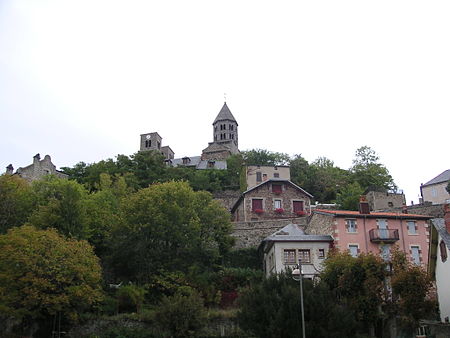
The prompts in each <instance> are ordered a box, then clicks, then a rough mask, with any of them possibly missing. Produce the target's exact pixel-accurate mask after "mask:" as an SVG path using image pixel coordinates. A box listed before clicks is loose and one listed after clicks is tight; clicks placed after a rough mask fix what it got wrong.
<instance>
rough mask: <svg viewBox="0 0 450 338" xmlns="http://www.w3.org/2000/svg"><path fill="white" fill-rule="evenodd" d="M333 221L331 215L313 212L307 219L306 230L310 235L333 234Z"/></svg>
mask: <svg viewBox="0 0 450 338" xmlns="http://www.w3.org/2000/svg"><path fill="white" fill-rule="evenodd" d="M334 230H335V222H334V217H333V216H331V215H330V216H327V215H322V214H317V213H315V214H313V215H312V216H311V218H310V220H309V223H308V225H307V228H306V232H307V233H308V234H310V235H330V236H333V234H334Z"/></svg>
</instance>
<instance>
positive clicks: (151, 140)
mask: <svg viewBox="0 0 450 338" xmlns="http://www.w3.org/2000/svg"><path fill="white" fill-rule="evenodd" d="M161 144H162V137H161V136H160V135H159V134H158V133H156V132H155V133H147V134H141V146H140V151H149V150H156V151H158V152H160V153H161V154H162V155H164V158H165V159H166V160H172V159H173V158H174V157H175V153H174V152H173V150H172V149H171V148H170V147H169V146H164V147H161Z"/></svg>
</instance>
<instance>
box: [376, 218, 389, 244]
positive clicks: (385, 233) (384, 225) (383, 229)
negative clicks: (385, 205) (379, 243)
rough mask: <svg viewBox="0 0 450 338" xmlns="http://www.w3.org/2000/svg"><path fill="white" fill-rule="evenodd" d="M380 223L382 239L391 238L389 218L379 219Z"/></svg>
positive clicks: (379, 230)
mask: <svg viewBox="0 0 450 338" xmlns="http://www.w3.org/2000/svg"><path fill="white" fill-rule="evenodd" d="M377 223H378V232H379V236H380V238H381V239H386V238H389V231H388V229H387V220H385V219H379V220H377Z"/></svg>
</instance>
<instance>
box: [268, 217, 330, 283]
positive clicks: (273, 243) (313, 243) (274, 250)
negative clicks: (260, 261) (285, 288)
mask: <svg viewBox="0 0 450 338" xmlns="http://www.w3.org/2000/svg"><path fill="white" fill-rule="evenodd" d="M332 243H333V238H332V237H331V236H329V235H307V234H305V232H304V231H303V230H302V229H301V228H300V226H298V225H297V224H289V225H287V226H285V227H284V228H282V229H281V230H278V231H277V232H275V233H273V234H272V235H270V236H269V237H266V238H265V239H264V240H263V242H262V243H261V246H260V247H262V250H263V253H264V273H265V275H266V277H269V276H270V275H271V274H274V273H281V272H284V271H286V269H288V268H289V269H291V270H293V269H295V267H296V266H297V264H298V261H299V259H301V262H302V271H303V273H304V278H311V279H312V278H314V277H315V276H317V275H318V274H319V273H320V272H321V270H322V262H323V260H324V259H325V258H326V257H327V255H328V251H329V249H330V247H331V246H332Z"/></svg>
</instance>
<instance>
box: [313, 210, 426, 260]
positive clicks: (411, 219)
mask: <svg viewBox="0 0 450 338" xmlns="http://www.w3.org/2000/svg"><path fill="white" fill-rule="evenodd" d="M365 203H367V202H362V203H361V205H362V206H361V207H360V211H348V210H315V211H313V214H312V216H311V219H310V221H309V223H308V226H307V228H306V229H307V231H308V233H310V234H318V235H319V234H322V235H331V236H333V239H334V246H335V247H336V248H337V249H339V250H341V251H345V250H348V251H349V252H350V254H351V255H352V256H357V255H358V254H359V253H369V252H371V253H374V254H380V255H381V256H382V257H383V258H385V259H387V260H388V259H389V257H390V252H391V249H392V247H393V246H394V245H395V246H397V247H398V248H399V249H400V250H401V251H403V252H405V253H406V256H407V258H408V259H409V260H410V261H411V262H413V263H414V264H417V265H420V266H423V267H424V268H426V267H427V265H428V250H429V248H428V247H429V238H430V225H429V223H430V219H431V218H432V217H431V216H426V215H416V214H407V213H394V212H370V211H369V206H368V205H365Z"/></svg>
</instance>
